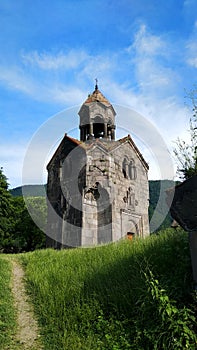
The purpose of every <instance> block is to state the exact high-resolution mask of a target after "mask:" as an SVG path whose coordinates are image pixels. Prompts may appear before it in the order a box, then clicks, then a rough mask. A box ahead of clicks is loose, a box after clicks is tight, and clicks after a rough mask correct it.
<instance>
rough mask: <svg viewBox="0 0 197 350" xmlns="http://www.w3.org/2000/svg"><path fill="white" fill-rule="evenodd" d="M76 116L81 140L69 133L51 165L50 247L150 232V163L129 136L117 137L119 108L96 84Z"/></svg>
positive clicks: (48, 186)
mask: <svg viewBox="0 0 197 350" xmlns="http://www.w3.org/2000/svg"><path fill="white" fill-rule="evenodd" d="M78 114H79V119H80V120H79V129H80V141H79V140H77V139H75V138H72V137H69V136H68V135H67V134H65V136H64V138H63V140H62V141H61V143H60V145H59V146H58V148H57V150H56V152H55V154H54V155H53V157H52V159H51V160H50V162H49V164H48V165H47V170H48V182H47V200H48V222H47V247H54V248H57V249H60V248H66V247H79V246H84V247H86V246H94V245H97V244H102V243H108V242H114V241H117V240H120V239H122V238H125V237H127V235H129V234H133V235H135V236H139V237H144V236H146V235H148V234H149V220H148V204H149V187H148V164H147V163H146V161H145V160H144V158H143V156H142V154H141V153H140V151H139V149H138V148H137V146H136V145H135V143H134V142H133V140H132V138H131V136H130V135H128V136H125V137H124V138H121V139H119V140H115V130H116V123H115V116H116V112H115V110H114V108H113V106H112V105H111V103H110V102H109V101H108V100H107V99H106V98H105V97H104V95H103V94H102V93H101V92H100V91H99V89H98V85H97V84H96V86H95V90H94V91H93V93H92V94H90V95H89V96H88V98H87V99H86V101H85V102H84V103H83V104H82V106H81V108H80V111H79V113H78ZM131 127H132V120H131Z"/></svg>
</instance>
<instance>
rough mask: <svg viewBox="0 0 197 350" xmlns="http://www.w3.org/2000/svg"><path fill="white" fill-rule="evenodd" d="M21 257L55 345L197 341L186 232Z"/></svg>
mask: <svg viewBox="0 0 197 350" xmlns="http://www.w3.org/2000/svg"><path fill="white" fill-rule="evenodd" d="M21 259H22V262H23V264H24V266H25V270H26V276H27V284H28V288H29V291H30V292H31V294H32V297H33V300H34V303H35V310H36V312H37V314H38V317H39V322H40V325H41V326H42V330H43V334H44V338H45V348H46V349H47V350H52V349H53V350H54V349H58V350H59V349H70V350H72V349H73V350H78V349H79V350H80V349H83V350H94V349H95V350H99V349H100V350H105V349H106V350H108V349H109V350H121V349H122V350H127V349H136V350H137V349H138V350H140V349H151V350H152V349H187V348H188V349H196V336H195V333H194V327H195V317H194V314H193V312H192V310H191V304H193V306H195V298H194V296H192V292H191V291H192V276H191V264H190V255H189V247H188V239H187V234H186V233H185V232H183V231H181V230H180V231H178V232H176V233H174V232H172V230H166V231H165V232H162V234H160V235H158V236H156V235H154V236H151V237H149V238H147V239H144V240H135V241H122V242H119V243H115V244H109V245H106V246H102V247H95V248H91V249H75V250H64V251H53V250H50V249H49V250H45V251H35V252H33V253H28V254H24V255H22V256H21Z"/></svg>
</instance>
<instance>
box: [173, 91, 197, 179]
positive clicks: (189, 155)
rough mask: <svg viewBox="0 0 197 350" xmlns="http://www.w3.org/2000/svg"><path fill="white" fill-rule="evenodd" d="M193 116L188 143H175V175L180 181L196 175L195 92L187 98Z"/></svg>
mask: <svg viewBox="0 0 197 350" xmlns="http://www.w3.org/2000/svg"><path fill="white" fill-rule="evenodd" d="M188 97H189V98H190V101H191V105H192V112H193V115H192V117H191V118H190V121H189V130H188V132H189V142H186V141H184V140H181V139H180V138H178V139H177V140H176V141H175V144H176V147H175V148H174V155H175V157H176V161H177V165H178V167H177V174H178V175H179V177H180V178H181V179H188V178H190V177H191V176H193V175H196V174H197V91H196V90H193V91H191V92H190V94H189V96H188Z"/></svg>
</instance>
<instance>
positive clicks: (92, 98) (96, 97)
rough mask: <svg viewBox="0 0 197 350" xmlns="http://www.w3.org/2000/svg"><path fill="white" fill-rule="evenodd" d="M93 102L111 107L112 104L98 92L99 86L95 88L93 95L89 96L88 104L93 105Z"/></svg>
mask: <svg viewBox="0 0 197 350" xmlns="http://www.w3.org/2000/svg"><path fill="white" fill-rule="evenodd" d="M91 102H102V103H104V104H106V105H108V106H111V103H110V102H109V101H108V100H107V99H106V97H105V96H104V95H103V94H102V93H101V92H100V90H98V88H97V86H96V87H95V90H94V92H93V93H92V94H90V95H89V96H88V98H87V99H86V101H85V102H84V103H85V104H86V103H91Z"/></svg>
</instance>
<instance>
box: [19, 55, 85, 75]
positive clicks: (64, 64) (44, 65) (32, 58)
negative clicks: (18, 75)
mask: <svg viewBox="0 0 197 350" xmlns="http://www.w3.org/2000/svg"><path fill="white" fill-rule="evenodd" d="M21 56H22V61H23V63H24V64H26V65H29V64H30V65H31V66H35V67H38V68H40V69H43V70H61V69H64V70H68V69H74V68H78V67H79V66H80V65H81V64H83V63H84V62H85V61H86V60H87V59H88V55H87V53H86V52H85V51H83V50H70V51H68V53H67V54H66V53H63V52H59V53H57V54H52V53H48V52H38V51H33V52H29V53H23V54H22V55H21Z"/></svg>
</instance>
